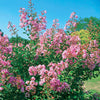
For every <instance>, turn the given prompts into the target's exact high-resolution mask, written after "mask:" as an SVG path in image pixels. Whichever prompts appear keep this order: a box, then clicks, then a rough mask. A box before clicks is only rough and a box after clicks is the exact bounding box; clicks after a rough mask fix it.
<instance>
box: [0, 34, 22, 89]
mask: <svg viewBox="0 0 100 100" xmlns="http://www.w3.org/2000/svg"><path fill="white" fill-rule="evenodd" d="M12 47H13V46H12V44H11V43H9V40H8V37H7V36H6V35H4V36H1V34H0V77H1V78H0V84H1V86H3V85H6V84H12V86H15V85H16V86H17V87H18V89H22V87H23V86H24V82H23V80H22V79H17V78H16V77H13V73H10V70H9V69H10V68H11V67H12V66H11V61H10V60H9V57H10V56H8V54H11V53H12ZM6 55H7V56H6ZM3 89H4V88H2V87H0V90H3ZM23 89H24V87H23Z"/></svg>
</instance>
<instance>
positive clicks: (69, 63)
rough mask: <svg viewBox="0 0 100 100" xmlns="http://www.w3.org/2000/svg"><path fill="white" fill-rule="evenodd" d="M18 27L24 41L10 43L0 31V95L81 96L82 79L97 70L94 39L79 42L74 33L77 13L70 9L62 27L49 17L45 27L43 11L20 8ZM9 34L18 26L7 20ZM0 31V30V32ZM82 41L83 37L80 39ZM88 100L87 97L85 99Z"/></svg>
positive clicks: (76, 99) (99, 57) (43, 99)
mask: <svg viewBox="0 0 100 100" xmlns="http://www.w3.org/2000/svg"><path fill="white" fill-rule="evenodd" d="M19 12H20V27H21V28H23V30H24V34H27V36H28V37H29V40H28V42H25V43H23V42H22V41H21V42H19V40H18V35H17V42H16V43H10V42H9V40H8V38H7V36H1V35H0V96H1V98H2V99H4V100H8V98H9V100H18V99H19V100H49V99H52V100H61V99H63V100H85V99H86V98H85V96H84V95H85V91H84V89H83V85H84V81H86V80H88V79H91V78H92V77H97V76H98V75H99V70H100V49H99V48H98V41H96V40H93V39H90V41H88V42H86V43H84V44H82V42H81V39H80V38H79V36H78V35H74V36H73V35H71V33H72V32H73V31H75V29H76V27H77V20H76V19H77V18H78V16H77V15H76V14H75V12H73V13H72V14H71V16H70V19H69V20H68V21H67V22H66V25H65V27H64V29H62V28H59V21H58V20H57V19H55V20H53V25H52V27H51V28H50V29H46V23H47V22H46V16H45V14H46V11H45V10H44V11H42V12H41V15H37V13H36V12H34V8H33V4H32V2H31V0H30V1H29V10H26V9H25V8H21V9H20V10H19ZM8 28H9V29H10V31H11V32H12V34H16V32H18V30H17V29H16V28H15V25H12V23H11V22H9V24H8ZM0 34H1V33H0ZM84 41H85V40H84ZM88 100H89V99H88Z"/></svg>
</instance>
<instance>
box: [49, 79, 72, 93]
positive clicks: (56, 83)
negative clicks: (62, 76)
mask: <svg viewBox="0 0 100 100" xmlns="http://www.w3.org/2000/svg"><path fill="white" fill-rule="evenodd" d="M50 87H51V88H52V89H53V90H54V91H59V92H61V91H62V90H63V91H64V90H65V91H66V89H70V87H69V85H68V84H67V83H66V82H64V83H61V82H60V80H58V79H56V78H52V80H51V81H50Z"/></svg>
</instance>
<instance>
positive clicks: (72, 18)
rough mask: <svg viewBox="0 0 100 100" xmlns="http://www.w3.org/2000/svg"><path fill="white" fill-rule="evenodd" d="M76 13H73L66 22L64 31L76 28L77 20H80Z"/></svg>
mask: <svg viewBox="0 0 100 100" xmlns="http://www.w3.org/2000/svg"><path fill="white" fill-rule="evenodd" d="M75 14H76V13H75V12H72V13H71V15H70V19H69V20H68V21H67V22H66V25H65V27H64V30H69V29H71V28H72V27H76V25H77V23H76V19H77V18H78V16H77V15H75Z"/></svg>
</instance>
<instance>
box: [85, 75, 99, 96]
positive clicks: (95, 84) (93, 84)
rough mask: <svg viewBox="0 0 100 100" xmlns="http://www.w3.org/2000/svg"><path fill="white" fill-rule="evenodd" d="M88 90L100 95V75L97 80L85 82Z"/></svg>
mask: <svg viewBox="0 0 100 100" xmlns="http://www.w3.org/2000/svg"><path fill="white" fill-rule="evenodd" d="M85 88H86V90H94V91H96V92H97V93H99V94H100V75H99V77H97V78H92V79H91V80H90V79H89V80H88V81H86V82H85Z"/></svg>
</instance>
